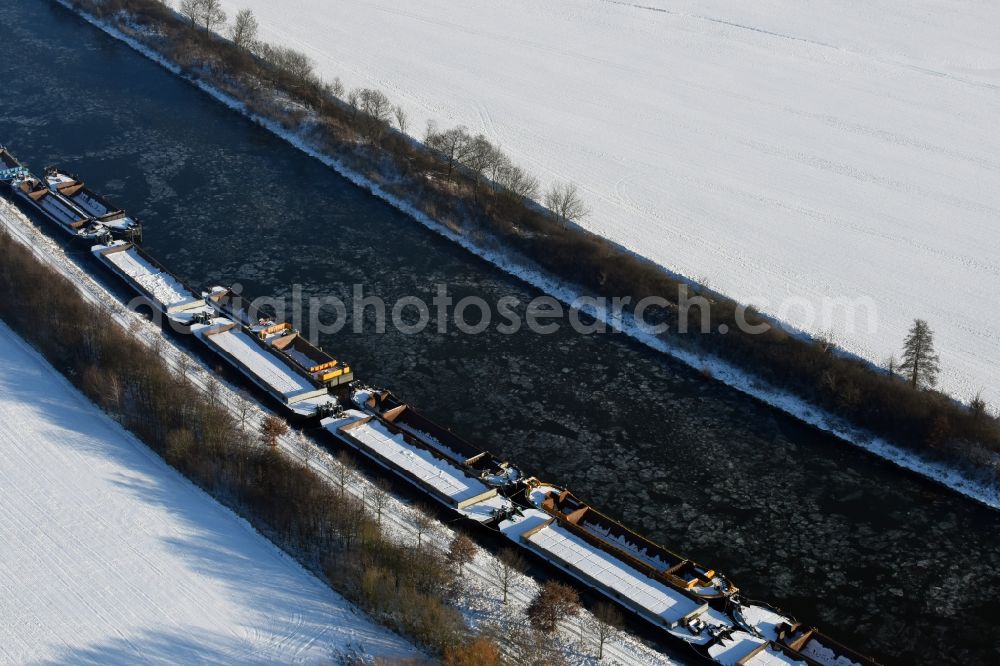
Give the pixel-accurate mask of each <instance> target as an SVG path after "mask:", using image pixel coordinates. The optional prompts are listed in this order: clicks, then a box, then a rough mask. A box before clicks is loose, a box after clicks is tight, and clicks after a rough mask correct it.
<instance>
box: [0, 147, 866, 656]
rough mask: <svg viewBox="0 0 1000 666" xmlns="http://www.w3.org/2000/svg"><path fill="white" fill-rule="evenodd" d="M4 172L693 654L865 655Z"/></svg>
mask: <svg viewBox="0 0 1000 666" xmlns="http://www.w3.org/2000/svg"><path fill="white" fill-rule="evenodd" d="M0 161H2V169H0V182H2V183H3V184H5V185H6V186H7V188H8V189H9V191H10V192H12V193H13V195H14V197H15V198H16V199H17V200H18V201H20V202H21V203H22V204H23V205H24V206H25V207H26V208H28V209H30V210H32V211H35V212H37V213H39V214H40V215H41V216H42V217H43V218H45V219H47V220H48V221H50V222H51V223H53V224H54V225H55V226H56V227H57V228H59V229H61V230H62V231H63V232H65V233H69V234H71V235H73V236H75V237H78V238H80V239H82V240H85V241H87V242H89V243H90V244H91V249H90V251H91V253H92V255H93V256H94V258H95V259H96V260H97V261H99V262H100V263H101V264H102V265H103V266H105V267H106V268H107V269H108V270H109V271H110V272H111V273H112V274H114V275H115V276H117V277H118V278H120V279H121V280H122V281H123V282H124V283H125V284H127V285H128V286H129V287H130V288H131V289H132V290H133V291H134V292H135V293H136V294H137V296H138V298H139V299H140V302H141V303H142V304H143V305H145V306H146V307H148V308H149V309H150V312H151V314H152V315H155V316H157V317H159V318H160V320H161V321H162V322H163V323H164V325H169V326H170V327H171V328H172V329H173V330H175V331H181V332H189V333H192V334H194V335H195V336H196V338H197V339H198V340H199V341H200V342H201V343H202V344H203V346H204V347H205V348H206V349H208V350H210V351H211V352H212V353H214V354H215V355H217V356H218V357H220V358H222V359H224V360H225V361H226V362H227V363H229V364H230V365H231V366H233V367H234V368H236V369H237V370H238V371H239V372H241V373H242V374H243V375H244V376H245V377H246V378H247V379H248V380H249V381H250V382H252V383H253V384H254V385H255V386H257V387H258V388H259V389H261V390H262V391H263V392H264V393H266V394H267V395H268V396H269V397H270V398H271V399H273V400H274V401H275V403H276V404H277V405H279V406H280V407H281V408H282V409H283V410H284V411H285V412H286V414H288V415H289V416H293V417H300V418H308V419H315V420H319V423H320V425H321V427H322V430H323V431H324V432H325V433H327V434H328V435H329V436H330V437H332V438H333V439H335V440H336V441H337V442H339V443H340V444H342V445H344V446H347V447H349V448H350V449H352V450H354V451H356V452H358V453H359V454H361V455H362V456H364V457H365V458H366V459H368V460H370V461H371V462H373V463H374V464H376V465H378V466H380V467H382V468H384V469H386V470H387V471H389V472H391V473H392V474H394V475H395V476H397V477H399V478H400V479H402V480H404V481H405V482H407V483H409V484H411V485H412V486H414V487H415V488H417V489H418V490H419V491H420V492H421V493H423V494H424V495H426V496H427V497H429V498H431V499H433V500H434V501H436V502H438V503H439V504H441V505H442V506H444V507H446V508H448V509H449V510H451V511H453V512H455V513H456V514H458V515H459V516H462V517H464V518H467V519H470V520H472V521H474V522H476V523H481V524H484V525H488V526H490V527H492V528H494V529H496V530H498V531H499V532H500V533H501V534H503V535H504V536H505V537H506V538H508V539H510V540H511V541H512V542H514V543H516V544H517V545H519V546H520V547H522V548H524V549H525V550H527V551H529V552H531V553H533V554H534V555H535V556H537V557H538V558H540V559H541V560H544V561H545V562H548V563H549V564H550V565H552V566H553V567H555V568H556V569H558V570H560V571H562V572H563V573H564V574H566V575H568V576H570V577H572V578H574V579H576V580H577V581H579V582H580V583H582V584H583V585H585V586H587V587H588V588H590V589H591V590H594V591H596V592H598V593H600V594H602V595H604V596H606V597H608V598H609V599H611V600H613V601H614V602H616V603H617V604H619V605H620V606H622V607H623V608H625V609H627V610H628V611H630V612H631V613H632V614H634V615H635V616H636V617H639V618H641V619H643V620H645V621H647V622H649V623H650V624H652V625H654V626H656V627H658V628H659V629H661V630H663V631H664V632H665V633H666V634H667V635H669V636H670V637H672V638H673V639H676V640H677V641H680V642H682V643H684V644H687V645H689V646H691V647H692V648H694V650H695V651H696V652H697V653H698V654H699V655H700V656H702V657H704V658H706V659H708V660H711V661H713V662H715V663H719V664H724V665H727V666H737V665H738V666H769V665H783V666H789V665H793V664H802V665H806V666H874V665H875V661H874V660H873V659H871V658H870V657H866V656H864V655H861V654H859V653H858V652H856V651H854V650H851V649H850V648H847V647H845V646H843V645H841V644H840V643H838V642H837V641H835V640H833V639H832V638H830V637H829V636H827V635H825V634H823V633H822V632H820V631H819V630H818V629H816V628H814V627H809V626H806V625H802V624H800V623H798V622H796V621H795V620H794V619H792V618H791V617H789V616H787V615H786V614H784V613H782V612H780V611H777V610H775V609H772V608H771V607H769V606H767V605H765V604H762V603H759V602H754V601H750V600H748V599H745V598H744V597H742V595H741V594H740V592H739V589H738V588H737V587H736V585H734V584H733V583H732V582H731V581H730V580H729V579H728V578H726V577H725V576H723V575H722V574H720V573H718V572H716V571H714V570H713V569H711V568H709V567H705V566H703V565H701V564H698V563H697V562H694V561H692V560H690V559H688V558H686V557H683V556H681V555H678V554H676V553H674V552H672V551H670V550H668V549H667V548H665V547H663V546H662V545H660V544H657V543H655V542H653V541H651V540H649V539H647V538H646V537H644V536H642V535H640V534H637V533H636V532H633V531H632V530H630V529H628V528H627V527H625V526H624V525H622V524H621V523H620V522H618V521H616V520H614V519H612V518H610V517H608V516H607V515H605V514H603V513H601V512H600V511H598V510H597V509H595V508H593V507H592V506H590V505H589V504H587V503H586V502H584V501H583V500H581V499H580V498H578V497H577V496H576V495H574V494H573V493H572V492H570V491H569V490H566V489H565V488H561V487H559V486H556V485H553V484H549V483H545V482H542V481H540V480H538V479H536V478H534V477H527V476H525V475H524V474H523V473H522V471H521V470H520V469H519V468H518V467H517V466H516V465H513V464H511V463H509V462H506V461H504V460H502V459H501V458H499V457H497V456H495V455H493V454H492V453H490V452H488V451H485V450H482V449H480V448H479V447H477V446H475V445H473V444H472V443H470V442H468V441H467V440H465V439H463V438H462V437H460V436H458V435H456V434H455V433H453V432H452V431H451V430H450V429H448V428H445V427H443V426H441V425H438V424H437V423H435V422H434V421H432V420H431V419H429V418H427V417H426V416H424V415H422V414H421V413H420V412H418V411H417V410H416V409H414V408H413V407H412V406H411V405H409V404H407V403H406V402H404V401H402V400H401V399H399V398H398V397H396V396H395V395H393V394H392V393H391V392H389V391H385V390H379V389H374V388H371V387H367V386H363V385H361V384H360V383H359V382H356V381H355V379H354V374H353V372H352V370H351V368H350V366H349V365H347V364H345V363H343V362H341V361H339V360H337V359H336V358H334V357H333V356H331V355H330V354H328V353H327V352H325V351H323V350H322V349H321V348H319V347H317V346H315V345H313V344H312V343H310V342H309V341H308V340H307V339H306V338H304V337H303V336H302V334H301V333H299V332H298V331H296V330H295V329H293V328H292V326H291V325H289V324H287V323H284V322H277V321H274V320H272V319H270V318H268V317H267V316H258V315H259V313H256V312H254V311H253V308H252V307H251V306H250V305H248V304H247V303H245V301H244V299H242V298H241V297H240V296H239V295H238V294H237V293H236V292H234V291H233V290H231V289H226V288H222V287H211V288H209V289H207V290H205V291H203V292H200V291H196V290H195V289H192V288H191V287H190V286H188V285H187V284H185V283H184V282H183V281H182V280H180V279H178V278H176V277H175V276H173V275H171V274H170V273H169V272H168V271H167V270H166V269H164V268H163V267H162V266H161V265H160V264H159V263H158V262H156V261H155V260H154V259H153V258H152V257H150V256H149V255H148V254H147V253H146V252H145V251H144V250H143V249H142V247H141V246H140V236H139V234H138V232H139V230H140V229H141V227H140V226H139V224H138V223H137V222H136V221H135V220H134V219H133V218H131V217H129V216H128V215H126V214H125V213H124V211H121V210H119V209H117V208H115V207H114V206H113V205H112V204H111V203H110V202H109V201H108V200H107V199H105V198H103V197H101V196H99V195H97V194H95V193H94V192H93V191H91V190H90V189H88V188H86V187H85V186H84V185H83V183H82V181H80V180H78V179H77V178H75V177H73V176H70V175H69V174H66V173H65V172H63V171H60V170H59V169H57V168H49V169H46V172H45V177H44V178H42V179H39V178H36V177H35V176H34V175H32V174H31V173H30V171H28V169H26V168H25V167H24V166H23V165H21V164H20V163H18V162H17V160H16V159H14V157H13V156H12V155H11V154H10V153H9V152H8V151H7V150H6V149H4V148H3V147H0Z"/></svg>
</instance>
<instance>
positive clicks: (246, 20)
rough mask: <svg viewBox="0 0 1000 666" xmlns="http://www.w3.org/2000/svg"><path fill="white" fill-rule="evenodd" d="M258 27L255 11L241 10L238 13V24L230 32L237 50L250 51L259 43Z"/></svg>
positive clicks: (234, 24)
mask: <svg viewBox="0 0 1000 666" xmlns="http://www.w3.org/2000/svg"><path fill="white" fill-rule="evenodd" d="M257 27H258V26H257V19H256V18H255V17H254V15H253V11H251V10H249V9H241V10H240V11H238V12H236V22H235V23H233V26H232V28H230V30H229V37H230V38H231V39H232V40H233V44H235V45H236V47H237V48H240V49H243V50H244V51H250V50H252V49H253V47H254V44H256V43H257Z"/></svg>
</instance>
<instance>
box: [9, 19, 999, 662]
mask: <svg viewBox="0 0 1000 666" xmlns="http://www.w3.org/2000/svg"><path fill="white" fill-rule="evenodd" d="M0 44H3V45H4V49H3V50H4V57H3V59H2V62H0V142H2V143H6V144H8V145H9V146H10V147H11V149H12V150H13V151H14V153H15V154H17V155H19V156H21V158H22V159H24V160H26V161H28V162H29V164H30V165H31V166H33V167H36V168H38V167H42V166H45V165H46V164H49V163H59V164H60V165H63V166H65V167H67V168H68V169H69V170H71V171H75V172H77V173H79V174H81V175H82V176H83V177H85V178H86V180H87V181H88V183H89V184H90V185H91V186H93V187H95V189H97V190H99V191H103V192H106V193H108V194H110V195H112V196H113V197H114V198H115V199H116V201H117V202H118V203H119V204H120V205H122V206H124V207H125V208H127V209H128V210H130V211H132V212H134V213H136V214H138V215H139V216H140V217H141V218H142V219H143V220H144V222H145V230H146V233H145V242H146V245H147V247H148V249H149V250H150V251H151V252H152V253H153V254H154V255H155V256H157V257H158V258H159V259H160V260H161V261H162V262H163V263H164V264H166V265H167V266H168V267H170V268H171V269H173V270H174V271H175V272H177V273H178V274H180V275H182V276H183V277H185V278H186V279H187V280H189V281H190V282H191V283H193V284H195V285H198V286H206V285H208V284H214V283H223V284H228V283H231V282H234V281H238V282H240V283H242V284H243V285H245V288H246V291H247V293H249V294H254V295H263V294H268V295H276V296H280V295H284V294H288V293H289V292H290V291H291V286H292V285H293V284H299V285H301V286H302V289H303V293H304V294H305V295H306V296H307V297H308V296H310V295H316V296H320V295H328V294H332V295H338V296H341V297H343V298H345V299H347V298H349V296H350V294H351V288H352V285H354V284H363V285H365V289H366V291H367V292H368V293H375V294H378V295H380V296H381V297H382V298H384V299H385V300H387V301H388V302H390V303H392V302H394V301H395V300H396V299H398V298H400V297H402V296H410V295H416V296H421V297H423V298H425V299H426V300H428V301H429V300H430V298H431V296H432V295H433V292H434V285H436V284H437V283H444V284H447V285H448V288H449V290H450V292H451V294H452V295H453V296H454V297H455V298H456V299H458V298H460V297H462V296H465V295H478V296H481V297H483V298H484V299H486V300H487V301H489V302H496V300H497V299H498V298H500V297H501V296H515V297H517V298H518V299H520V301H521V302H522V303H526V302H527V301H529V300H530V299H531V298H533V297H534V296H537V295H538V293H537V292H536V290H534V289H533V288H530V287H528V286H527V285H525V284H524V283H521V282H519V281H517V280H514V279H512V278H511V277H509V276H507V275H506V274H504V273H502V272H500V271H499V270H497V269H495V268H493V267H492V266H490V265H489V264H487V263H485V262H483V261H480V260H479V259H477V258H475V257H473V256H471V255H470V254H468V253H467V252H465V251H463V250H462V249H461V248H459V247H458V246H456V245H454V244H452V243H450V242H448V241H446V240H444V239H442V238H440V237H438V236H437V235H435V234H434V233H432V232H430V231H428V230H426V229H424V228H423V227H421V226H419V225H418V224H417V223H416V222H414V221H412V220H411V219H409V218H407V217H405V216H404V215H402V214H401V213H399V212H397V211H396V210H394V209H392V208H390V207H389V206H387V205H385V204H383V203H382V202H380V201H378V200H376V199H374V198H373V197H371V196H370V195H368V194H366V193H365V192H363V191H361V190H360V189H358V188H356V187H354V186H353V185H351V184H350V183H349V182H347V181H345V180H344V179H342V178H340V177H339V176H337V175H336V174H335V173H334V172H332V171H331V170H329V169H327V168H325V167H324V166H322V165H321V164H319V163H318V162H317V161H315V160H312V159H310V158H308V157H306V156H305V155H303V154H301V153H299V152H297V151H296V150H294V149H293V148H291V147H290V146H288V145H287V144H285V143H284V142H282V141H281V140H279V139H278V138H276V137H274V136H272V135H271V134H269V133H267V132H265V131H263V130H261V129H260V128H259V127H257V126H255V125H254V124H252V123H250V122H248V121H246V120H245V119H243V118H242V117H240V116H239V115H237V114H236V113H234V112H232V111H230V110H228V109H226V108H225V107H223V106H222V105H220V104H219V103H217V102H215V101H214V100H212V99H210V98H209V97H208V96H206V95H204V94H202V93H201V92H199V91H197V90H196V89H195V88H194V87H192V86H191V85H189V84H187V83H185V82H183V81H181V80H180V79H178V78H176V77H174V76H173V75H171V74H169V73H168V72H166V71H165V70H163V69H161V68H159V67H158V66H157V65H155V64H154V63H152V62H151V61H149V60H147V59H145V58H143V57H141V56H140V55H138V54H136V53H135V52H133V51H132V50H131V49H129V48H128V47H126V46H125V45H123V44H120V43H118V42H116V41H114V40H112V39H110V38H109V37H107V36H105V35H104V34H103V33H100V32H99V31H97V30H96V29H94V28H93V27H91V26H89V25H87V24H85V23H84V22H82V21H81V20H80V19H78V18H76V17H75V16H73V15H72V14H70V13H69V12H67V11H66V10H64V9H62V8H59V7H57V6H55V5H54V4H53V3H49V2H44V1H41V0H5V1H4V2H2V3H0ZM453 329H454V327H453ZM321 342H322V343H323V345H324V346H325V347H327V348H328V349H330V350H332V351H334V353H335V354H336V355H338V356H340V357H343V358H346V359H349V360H350V361H351V362H352V364H353V365H354V367H355V370H356V373H357V374H358V375H359V376H360V377H362V378H364V379H366V380H367V381H369V382H370V383H373V384H378V385H384V386H388V387H391V388H393V389H394V390H395V391H396V392H397V393H399V394H401V395H402V396H403V397H404V398H406V399H408V400H409V401H411V402H413V403H415V404H416V405H417V406H418V407H419V408H421V409H422V410H423V411H425V412H426V413H428V414H429V415H431V416H432V417H434V418H436V419H437V420H439V421H441V422H443V423H446V424H449V425H451V426H452V427H453V428H454V429H455V430H457V431H458V432H460V433H462V434H464V435H466V436H468V437H469V438H471V439H473V440H474V441H476V442H478V443H481V444H482V445H483V446H484V447H486V448H490V449H492V450H494V451H496V452H497V453H499V454H502V455H503V456H506V457H509V458H510V459H513V460H515V461H517V462H519V463H520V464H521V465H522V466H523V467H524V468H526V469H527V470H529V471H530V472H532V473H535V474H536V475H538V476H541V477H543V478H545V479H547V480H550V481H554V482H558V483H561V484H563V485H567V486H569V487H572V488H573V489H575V490H576V491H577V492H578V494H580V495H582V496H583V497H585V498H588V499H590V500H592V501H593V502H594V503H595V504H597V505H599V506H601V507H604V508H606V509H607V510H608V512H609V513H611V514H613V515H616V516H618V517H620V518H622V519H623V520H624V521H626V522H627V523H629V524H630V525H632V526H634V527H636V528H638V529H640V530H643V531H645V532H647V533H649V534H651V535H652V536H653V537H654V538H656V539H657V540H660V541H662V542H663V543H665V544H668V545H669V546H671V547H673V548H674V549H675V550H678V551H680V552H683V553H686V554H689V555H690V556H693V557H694V558H696V559H697V560H699V561H701V562H702V563H704V564H708V565H711V566H713V567H715V568H717V569H719V570H721V571H724V572H726V573H728V574H729V575H730V577H731V578H733V579H734V580H735V581H736V582H737V583H738V584H740V585H741V586H742V587H743V588H744V589H745V590H746V591H747V592H748V594H749V595H750V596H752V597H757V598H761V599H764V600H766V601H770V602H772V603H774V604H777V605H779V606H781V607H783V608H785V609H786V610H788V611H789V612H791V613H793V614H795V615H797V616H798V617H799V618H800V619H803V620H806V621H809V622H813V623H816V624H818V625H820V626H822V627H824V628H826V629H827V630H828V631H829V633H831V634H832V635H834V636H836V637H839V638H842V639H843V640H844V641H846V642H848V643H850V644H852V645H854V646H856V647H858V648H859V649H861V650H862V651H867V652H871V653H873V654H875V655H876V656H877V657H879V658H880V659H882V660H884V661H885V662H887V663H920V664H941V663H955V664H960V663H961V664H966V663H979V664H986V663H997V662H998V661H1000V599H998V596H1000V529H998V528H1000V514H998V513H996V512H994V511H991V510H988V509H985V508H983V507H981V506H979V505H977V504H976V503H974V502H971V501H969V500H966V499H963V498H961V497H959V496H958V495H956V494H954V493H952V492H949V491H947V490H944V489H942V488H939V487H937V486H935V485H934V484H931V483H929V482H925V481H923V480H920V479H917V478H914V477H913V476H911V475H909V474H905V473H902V472H900V471H899V470H897V469H896V468H894V467H892V466H891V465H889V464H887V463H883V462H881V461H879V460H877V459H874V458H873V457H871V456H869V455H867V454H864V453H862V452H860V451H858V450H856V449H853V448H852V447H850V446H848V445H846V444H844V443H842V442H840V441H838V440H836V439H834V438H831V437H828V436H825V435H823V434H821V433H818V432H817V431H815V430H813V429H811V428H808V427H806V426H804V425H802V424H800V423H798V422H796V421H794V420H793V419H791V418H788V417H786V416H784V415H782V414H780V413H778V412H776V411H774V410H772V409H770V408H767V407H764V406H762V405H760V404H758V403H756V402H754V401H752V400H750V399H748V398H746V397H745V396H743V395H742V394H739V393H737V392H735V391H732V390H730V389H727V388H726V387H724V386H721V385H718V384H716V383H714V382H711V381H706V380H704V379H703V378H701V377H700V376H699V374H698V373H696V372H694V371H692V370H690V369H688V368H686V367H683V366H681V365H679V364H677V363H674V362H672V361H671V360H669V359H667V358H665V357H663V356H662V355H659V354H657V353H655V352H652V351H650V350H648V349H646V348H644V347H642V346H640V345H637V344H635V343H633V342H631V341H630V340H628V339H626V338H624V337H622V336H620V335H615V336H612V335H601V336H582V335H579V334H577V333H573V332H571V331H569V330H568V329H567V328H566V327H563V331H562V332H560V333H557V334H553V335H538V334H535V333H532V332H530V331H527V330H522V331H521V332H519V333H517V334H514V335H502V334H499V333H497V332H496V331H495V329H494V327H491V328H490V329H489V330H488V331H487V332H485V333H483V334H481V335H465V334H462V333H459V332H458V331H456V330H452V331H451V332H450V333H447V334H443V335H442V334H438V333H437V332H436V331H433V327H430V328H429V329H428V331H427V332H425V333H422V334H417V335H403V334H401V333H399V332H395V331H393V329H392V328H391V327H390V329H389V332H387V333H386V334H384V335H373V334H371V333H368V334H363V335H356V334H353V333H351V332H349V331H344V332H341V333H339V334H337V335H334V336H326V337H325V338H324V339H322V341H321Z"/></svg>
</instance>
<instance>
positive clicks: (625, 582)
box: [499, 509, 816, 666]
mask: <svg viewBox="0 0 1000 666" xmlns="http://www.w3.org/2000/svg"><path fill="white" fill-rule="evenodd" d="M499 528H500V531H501V533H503V534H504V536H506V537H507V538H508V539H510V540H511V541H513V542H515V543H517V544H518V545H520V546H522V547H524V548H526V549H528V550H530V551H531V552H533V553H534V554H535V555H537V556H538V557H540V558H541V559H543V560H545V561H546V562H548V563H549V564H551V565H553V566H555V567H556V568H558V569H559V570H561V571H563V572H564V573H566V574H568V575H570V576H572V577H573V578H575V579H577V580H579V581H580V582H582V583H583V584H584V585H586V586H587V587H589V588H590V589H593V590H596V591H598V592H600V593H601V594H603V595H605V596H606V597H608V598H609V599H612V600H613V601H615V602H617V603H618V604H619V605H621V606H622V607H623V608H625V609H627V610H629V611H630V612H632V613H634V614H636V615H638V616H639V617H641V618H643V619H644V620H646V621H648V622H649V623H651V624H653V625H654V626H657V627H659V628H660V629H662V630H664V631H666V632H667V633H668V634H669V635H670V636H672V637H673V638H675V639H678V640H680V641H683V642H685V643H687V644H688V645H690V646H691V647H692V648H694V649H695V651H696V652H697V653H698V654H700V655H701V656H703V657H706V658H708V659H711V660H713V661H716V662H718V663H722V664H741V665H744V666H768V665H772V664H774V665H781V666H792V665H793V664H800V665H803V666H816V663H815V662H813V661H812V660H810V659H808V658H806V657H804V656H802V655H800V654H798V653H796V652H795V651H794V650H792V649H791V648H788V647H787V646H784V645H781V644H779V643H775V642H773V641H769V640H767V639H766V638H763V637H760V636H758V635H756V634H755V633H752V632H753V628H752V627H750V628H747V629H744V628H742V627H740V626H739V625H738V624H737V623H736V622H734V620H733V619H732V618H731V617H730V616H729V615H728V614H727V613H726V612H724V611H722V610H719V609H716V608H712V607H711V606H710V605H709V603H708V602H707V601H706V600H705V599H702V598H700V597H698V596H697V595H695V594H693V593H691V592H689V591H687V590H682V589H678V588H676V587H673V586H670V585H667V584H666V583H663V582H662V581H660V580H657V579H655V578H653V577H651V576H649V575H647V574H646V573H645V572H643V571H641V570H639V569H637V568H635V567H634V566H633V565H632V564H630V563H629V562H626V561H624V560H622V559H620V558H618V557H615V556H614V555H613V554H611V553H609V552H607V551H605V550H604V549H602V548H599V547H597V546H595V545H594V544H592V543H590V542H589V541H587V540H585V539H584V538H583V537H581V536H580V535H578V534H575V533H573V532H571V531H569V530H567V529H566V528H565V527H563V526H562V525H561V524H560V523H559V522H558V521H557V520H556V519H555V518H554V517H552V516H551V515H549V514H548V513H546V512H544V511H540V510H538V509H526V510H525V511H524V512H523V515H521V516H511V517H509V518H507V519H505V520H503V521H501V522H500V525H499Z"/></svg>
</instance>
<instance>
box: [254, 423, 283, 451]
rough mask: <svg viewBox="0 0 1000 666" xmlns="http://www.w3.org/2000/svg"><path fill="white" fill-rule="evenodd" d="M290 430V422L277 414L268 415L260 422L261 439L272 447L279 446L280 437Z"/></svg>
mask: <svg viewBox="0 0 1000 666" xmlns="http://www.w3.org/2000/svg"><path fill="white" fill-rule="evenodd" d="M287 432H288V424H287V423H285V421H284V420H283V419H281V418H279V417H277V416H273V415H270V414H269V415H267V416H265V417H264V420H263V421H261V422H260V439H261V441H262V442H263V443H264V445H265V446H269V447H271V448H272V449H273V448H275V447H276V446H278V439H280V438H281V437H283V436H284V435H285V434H286V433H287Z"/></svg>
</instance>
